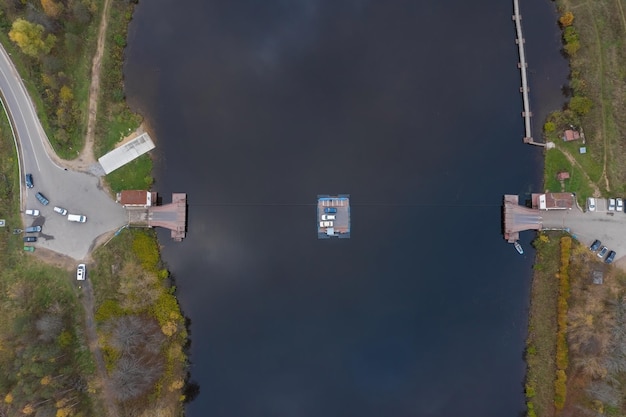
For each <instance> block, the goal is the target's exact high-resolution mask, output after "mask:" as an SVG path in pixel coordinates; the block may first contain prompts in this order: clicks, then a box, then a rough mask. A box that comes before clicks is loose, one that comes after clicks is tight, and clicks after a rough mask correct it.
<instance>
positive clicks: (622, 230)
mask: <svg viewBox="0 0 626 417" xmlns="http://www.w3.org/2000/svg"><path fill="white" fill-rule="evenodd" d="M542 222H543V224H542V226H543V229H569V232H570V233H571V234H572V236H574V237H575V238H576V239H577V240H578V241H580V242H581V243H582V244H584V245H586V246H590V245H591V244H592V243H593V242H594V241H595V240H596V239H597V240H600V241H601V242H602V246H606V247H607V248H608V250H609V251H611V250H613V251H615V252H616V256H615V261H616V262H617V261H619V260H620V259H622V263H625V264H626V213H624V212H623V211H608V202H607V200H606V199H596V211H587V212H582V211H580V209H578V208H577V207H573V208H572V209H571V210H548V211H542Z"/></svg>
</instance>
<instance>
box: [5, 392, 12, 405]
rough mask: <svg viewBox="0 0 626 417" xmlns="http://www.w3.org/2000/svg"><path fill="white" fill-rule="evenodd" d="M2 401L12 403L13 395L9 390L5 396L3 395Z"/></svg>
mask: <svg viewBox="0 0 626 417" xmlns="http://www.w3.org/2000/svg"><path fill="white" fill-rule="evenodd" d="M4 402H5V403H7V404H12V403H13V395H11V393H10V392H9V393H8V394H7V395H6V397H4Z"/></svg>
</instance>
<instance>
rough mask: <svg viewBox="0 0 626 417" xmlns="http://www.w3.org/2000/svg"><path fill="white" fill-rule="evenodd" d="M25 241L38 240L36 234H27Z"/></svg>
mask: <svg viewBox="0 0 626 417" xmlns="http://www.w3.org/2000/svg"><path fill="white" fill-rule="evenodd" d="M24 242H37V238H36V237H35V236H26V237H25V238H24Z"/></svg>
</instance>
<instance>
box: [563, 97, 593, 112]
mask: <svg viewBox="0 0 626 417" xmlns="http://www.w3.org/2000/svg"><path fill="white" fill-rule="evenodd" d="M592 105H593V102H592V101H591V100H590V99H589V98H587V97H583V96H574V97H572V99H571V100H570V101H569V108H570V110H572V111H573V112H574V113H576V114H578V115H579V116H584V115H585V114H587V113H589V110H591V106H592Z"/></svg>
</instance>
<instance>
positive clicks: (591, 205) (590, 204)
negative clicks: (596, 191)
mask: <svg viewBox="0 0 626 417" xmlns="http://www.w3.org/2000/svg"><path fill="white" fill-rule="evenodd" d="M587 210H589V211H596V199H595V198H593V197H589V198H588V199H587Z"/></svg>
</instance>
